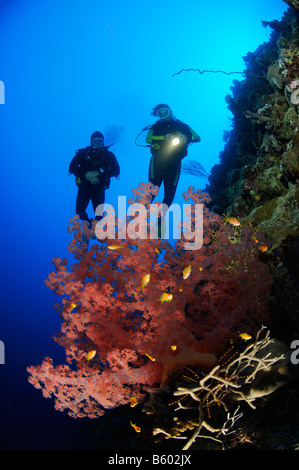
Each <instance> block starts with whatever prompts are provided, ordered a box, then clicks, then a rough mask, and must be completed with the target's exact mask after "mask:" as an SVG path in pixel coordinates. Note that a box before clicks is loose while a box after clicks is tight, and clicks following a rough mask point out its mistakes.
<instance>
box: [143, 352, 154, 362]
mask: <svg viewBox="0 0 299 470" xmlns="http://www.w3.org/2000/svg"><path fill="white" fill-rule="evenodd" d="M144 355H145V356H147V357H148V358H149V359H150V360H151V361H153V362H155V360H156V359H155V358H154V357H153V356H151V355H150V354H148V353H147V352H145V353H144Z"/></svg>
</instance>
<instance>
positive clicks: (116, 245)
mask: <svg viewBox="0 0 299 470" xmlns="http://www.w3.org/2000/svg"><path fill="white" fill-rule="evenodd" d="M107 248H108V250H120V249H121V248H125V245H118V244H117V243H112V244H111V245H108V246H107Z"/></svg>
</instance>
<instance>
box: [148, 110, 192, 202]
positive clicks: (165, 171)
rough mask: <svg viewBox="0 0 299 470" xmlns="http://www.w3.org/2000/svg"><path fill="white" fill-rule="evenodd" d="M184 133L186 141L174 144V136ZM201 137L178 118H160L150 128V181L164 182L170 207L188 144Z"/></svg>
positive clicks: (165, 198)
mask: <svg viewBox="0 0 299 470" xmlns="http://www.w3.org/2000/svg"><path fill="white" fill-rule="evenodd" d="M179 134H183V136H185V137H186V139H185V141H183V142H182V143H180V144H178V145H175V146H174V145H172V143H171V142H172V138H173V137H175V136H176V135H179ZM199 141H200V137H199V136H198V135H197V134H196V133H195V132H194V131H193V130H192V129H191V128H190V127H189V126H188V125H187V124H184V123H183V122H182V121H179V120H178V119H173V118H169V119H160V120H159V121H157V122H156V123H155V124H154V125H153V126H152V127H151V129H150V131H149V132H148V134H147V137H146V142H147V143H150V144H151V153H152V158H151V161H150V166H149V181H150V182H151V183H153V184H154V185H155V186H159V187H160V186H161V184H162V182H164V199H163V203H164V204H167V206H168V207H169V206H170V205H171V204H172V202H173V200H174V196H175V192H176V188H177V185H178V182H179V178H180V173H181V160H182V159H183V158H184V157H185V156H186V155H187V153H188V144H189V143H191V142H199Z"/></svg>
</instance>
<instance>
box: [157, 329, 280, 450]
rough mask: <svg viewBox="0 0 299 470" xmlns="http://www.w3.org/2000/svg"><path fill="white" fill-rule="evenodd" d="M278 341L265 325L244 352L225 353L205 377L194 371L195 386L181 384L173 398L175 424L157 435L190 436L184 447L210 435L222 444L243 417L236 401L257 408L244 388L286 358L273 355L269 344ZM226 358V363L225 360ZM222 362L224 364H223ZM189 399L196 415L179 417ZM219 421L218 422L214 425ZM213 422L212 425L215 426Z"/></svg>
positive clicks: (192, 373) (160, 430)
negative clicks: (187, 417)
mask: <svg viewBox="0 0 299 470" xmlns="http://www.w3.org/2000/svg"><path fill="white" fill-rule="evenodd" d="M274 341H275V340H273V339H271V338H270V333H269V331H266V329H265V327H264V326H263V327H262V328H261V329H260V330H259V331H258V333H257V334H256V337H255V340H254V341H251V342H250V344H248V346H246V347H245V348H244V350H243V351H241V352H238V354H236V355H235V356H234V357H233V358H232V359H230V358H229V359H227V360H226V358H225V356H226V354H227V353H226V354H225V355H224V356H222V358H221V359H222V361H220V364H218V365H216V366H215V367H214V368H213V369H212V370H211V371H210V372H209V373H208V374H206V375H205V376H204V377H202V378H201V377H199V375H197V374H196V372H194V371H192V370H191V369H188V370H189V371H190V372H191V377H189V379H190V381H192V382H193V383H194V382H197V384H196V385H195V386H192V387H186V386H185V387H178V388H177V390H176V391H175V392H174V393H173V394H174V396H175V397H179V398H178V399H176V400H175V401H173V403H172V405H173V404H175V406H176V408H175V410H174V411H175V412H177V415H176V416H175V417H174V418H173V421H174V422H175V425H174V426H173V427H172V429H171V430H164V429H162V428H160V427H157V428H155V429H154V434H155V435H156V434H160V433H162V434H164V437H166V438H175V439H188V440H187V443H186V444H185V445H184V447H183V450H187V449H189V448H190V447H191V446H192V444H193V443H194V442H195V440H196V439H197V438H208V439H212V440H214V441H217V442H220V443H223V437H224V436H227V435H228V434H230V433H231V432H234V431H233V430H232V428H233V426H234V424H235V422H236V421H237V420H238V419H239V418H241V417H242V413H239V406H237V407H236V409H235V410H234V411H233V412H232V409H233V408H234V406H235V405H236V402H240V401H245V402H246V403H247V404H248V405H249V406H250V407H251V408H253V409H254V408H255V405H254V403H253V401H254V400H255V398H254V397H251V396H250V394H249V395H248V394H246V393H244V388H245V389H246V386H247V385H248V384H252V383H253V382H254V381H255V379H256V376H257V374H258V373H260V372H261V371H263V372H267V371H270V370H271V368H272V367H273V366H274V364H276V363H278V362H279V361H281V360H282V359H284V355H283V354H282V355H279V356H277V357H273V356H272V353H271V347H270V345H271V344H272V343H274ZM225 360H226V362H225ZM221 362H222V365H221ZM186 398H189V399H190V400H189V403H190V402H192V409H193V413H192V414H193V418H192V419H190V418H189V419H187V420H186V419H184V418H182V417H179V414H180V412H183V411H184V410H187V408H188V410H189V411H190V407H189V406H188V407H187V406H183V404H182V403H184V402H185V401H186ZM214 423H216V424H214ZM212 424H213V425H212ZM187 430H193V433H192V435H191V437H188V436H185V435H183V434H184V433H185V432H186V431H187Z"/></svg>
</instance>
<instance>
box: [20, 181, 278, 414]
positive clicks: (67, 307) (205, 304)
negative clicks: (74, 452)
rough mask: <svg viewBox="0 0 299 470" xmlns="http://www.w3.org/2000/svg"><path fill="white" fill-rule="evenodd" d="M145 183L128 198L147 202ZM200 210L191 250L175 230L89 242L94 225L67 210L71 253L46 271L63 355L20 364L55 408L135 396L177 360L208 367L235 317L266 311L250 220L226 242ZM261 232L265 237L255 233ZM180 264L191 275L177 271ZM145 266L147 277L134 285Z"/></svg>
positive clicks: (266, 286)
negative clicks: (198, 234)
mask: <svg viewBox="0 0 299 470" xmlns="http://www.w3.org/2000/svg"><path fill="white" fill-rule="evenodd" d="M153 192H154V193H155V194H156V193H157V188H155V187H153V186H152V185H150V184H148V185H146V184H142V185H140V187H139V188H137V189H136V190H134V195H135V198H136V199H135V200H134V201H130V202H138V203H142V204H145V206H146V207H147V210H149V205H150V201H151V196H152V194H153ZM184 197H185V200H186V202H187V203H190V204H191V203H192V204H203V205H205V204H206V203H207V202H209V196H208V195H207V194H206V193H202V192H200V191H195V190H194V188H189V190H188V191H187V192H186V193H185V194H184ZM189 212H190V213H189V216H190V217H191V219H192V211H189ZM203 213H204V220H203V228H204V239H203V247H202V249H200V250H195V251H186V250H185V249H184V238H183V236H182V238H181V240H178V241H177V242H176V244H175V247H174V246H172V245H171V244H170V243H168V241H166V240H161V239H158V240H149V239H146V240H143V239H138V238H137V239H134V240H131V239H125V240H121V244H122V248H121V249H119V250H115V251H113V250H109V249H108V245H109V244H110V243H114V242H115V243H119V240H118V239H117V233H116V235H115V237H116V238H115V240H108V241H107V240H102V241H99V242H96V243H94V244H93V245H92V246H91V247H90V248H89V249H87V243H86V239H89V238H91V236H92V235H94V231H93V230H90V229H89V228H88V227H87V224H86V223H84V222H81V221H79V219H78V218H77V217H74V218H73V219H72V221H71V224H70V226H69V231H70V233H72V234H73V238H72V240H71V242H70V245H69V250H70V252H71V253H72V255H73V257H74V261H75V262H74V264H72V265H70V266H68V262H67V260H66V259H60V258H55V259H54V260H53V263H54V266H55V272H53V273H51V274H50V275H49V278H48V280H47V281H46V283H47V285H48V286H49V287H50V288H51V289H53V290H54V292H55V293H56V294H58V295H60V296H62V302H61V306H60V307H59V311H60V316H61V318H62V320H63V323H62V325H61V332H60V333H58V334H57V335H56V337H55V340H56V341H57V342H58V343H59V344H60V345H62V346H63V347H64V348H65V351H66V360H67V363H68V364H69V365H60V366H57V367H54V366H53V363H52V360H51V359H49V358H46V359H45V360H44V361H43V363H42V364H41V365H40V366H31V367H29V368H28V371H29V373H30V378H29V381H30V383H32V384H33V385H34V386H35V387H36V388H40V389H41V390H42V392H43V394H44V396H45V397H54V399H55V407H56V409H58V410H60V411H62V410H68V412H69V414H70V415H71V416H73V417H81V416H89V417H90V418H94V417H96V416H100V415H101V414H103V410H104V409H108V408H113V407H116V406H119V405H121V404H125V403H128V402H129V400H130V396H131V394H134V396H135V397H137V398H138V399H139V400H142V399H143V398H144V396H145V395H144V394H145V392H146V389H147V388H149V387H153V386H158V385H159V384H163V383H165V382H167V381H168V380H169V379H170V377H171V375H172V373H173V372H175V371H177V370H180V369H182V368H183V367H184V366H187V365H199V366H201V367H202V368H206V369H209V368H211V367H212V366H213V365H214V363H215V361H216V356H217V355H218V354H221V353H222V352H223V350H224V348H225V347H226V346H227V341H228V340H229V338H233V337H235V336H236V335H237V332H238V330H239V329H242V326H243V324H245V325H246V329H247V331H248V333H250V334H251V333H253V332H254V330H255V328H256V326H258V325H259V324H260V323H261V322H267V321H268V311H267V300H268V297H269V295H270V284H271V277H270V275H269V273H268V269H267V267H266V265H265V264H264V263H262V262H261V261H259V258H258V257H259V250H258V246H257V243H256V241H255V240H256V237H253V231H252V228H251V227H248V226H245V227H242V230H241V236H240V237H239V241H238V243H232V241H231V240H232V236H233V235H234V231H233V228H231V227H230V226H228V225H224V224H223V220H222V219H221V217H219V216H218V215H217V214H214V213H212V212H209V210H208V209H207V208H206V206H204V210H203ZM149 226H150V220H149V218H148V228H149ZM193 228H194V225H193ZM182 235H183V234H182ZM260 241H261V242H262V243H265V240H263V239H262V234H260ZM188 265H190V266H191V272H190V275H189V276H188V277H187V278H186V279H183V276H182V272H183V270H184V269H185V268H186V267H187V266H188ZM146 274H150V282H149V283H148V284H147V285H146V286H145V287H144V289H142V288H141V281H142V278H143V276H145V275H146ZM163 293H164V294H165V293H166V294H171V295H172V298H171V299H170V301H169V302H168V301H165V302H163V303H162V301H161V296H162V294H163ZM91 351H95V355H94V357H92V359H90V360H89V359H88V356H87V355H88V352H91Z"/></svg>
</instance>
